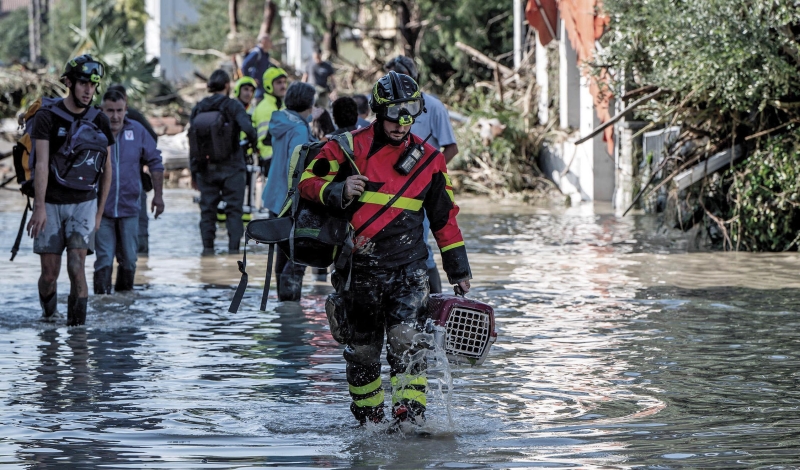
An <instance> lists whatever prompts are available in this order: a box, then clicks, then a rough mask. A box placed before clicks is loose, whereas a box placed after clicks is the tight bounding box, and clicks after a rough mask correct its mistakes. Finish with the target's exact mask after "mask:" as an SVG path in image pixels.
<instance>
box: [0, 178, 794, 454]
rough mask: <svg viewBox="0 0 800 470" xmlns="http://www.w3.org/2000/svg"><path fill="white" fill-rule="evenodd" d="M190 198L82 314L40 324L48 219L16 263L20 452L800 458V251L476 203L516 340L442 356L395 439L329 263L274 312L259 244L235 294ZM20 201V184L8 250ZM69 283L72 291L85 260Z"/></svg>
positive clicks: (493, 295) (232, 266) (471, 229)
mask: <svg viewBox="0 0 800 470" xmlns="http://www.w3.org/2000/svg"><path fill="white" fill-rule="evenodd" d="M192 195H193V193H192V191H188V190H168V191H167V192H166V196H165V200H166V203H167V212H166V213H165V214H164V215H163V217H162V218H160V219H159V220H158V221H151V238H150V240H151V242H150V243H151V245H150V256H149V257H146V258H142V259H140V260H139V268H138V272H137V278H136V282H137V288H136V291H135V292H134V293H128V294H119V295H116V294H115V295H111V296H106V297H95V296H93V297H91V298H90V307H89V315H88V319H87V325H86V327H85V328H71V329H67V328H66V327H65V326H64V325H63V322H62V323H61V324H58V325H55V326H49V325H44V324H41V323H39V322H38V317H39V315H40V311H39V307H38V302H37V295H36V281H37V277H38V272H39V268H38V257H37V256H36V255H34V254H33V253H32V252H31V246H32V243H31V241H30V239H25V240H24V242H23V245H22V250H21V252H20V254H19V256H18V257H17V259H16V260H15V261H14V262H13V263H10V262H8V260H7V258H5V259H2V260H0V263H2V276H0V294H2V305H1V306H0V333H2V335H1V336H0V375H2V377H3V379H2V380H0V467H2V468H59V469H60V468H169V469H172V468H209V469H211V468H242V469H244V468H261V467H267V468H293V469H297V468H364V469H401V468H402V469H418V468H459V469H472V468H475V469H477V468H496V469H504V468H514V469H517V468H652V469H663V468H725V469H727V468H798V467H796V466H798V465H800V419H798V415H799V414H798V410H799V409H800V392H799V391H798V381H800V367H798V359H799V358H800V328H798V327H800V321H799V320H798V313H800V306H799V305H800V258H799V257H798V255H797V254H796V253H782V254H751V253H687V252H686V249H685V246H684V245H683V244H682V243H680V242H679V241H675V240H670V239H667V238H665V237H662V236H659V235H653V234H654V233H656V232H655V231H654V221H653V220H652V219H651V218H649V217H646V216H628V217H625V218H620V217H616V216H614V215H613V214H611V213H609V211H606V210H604V208H603V207H602V206H594V207H592V206H582V207H577V208H571V209H561V208H551V209H543V208H534V207H531V206H526V205H522V204H519V203H513V202H505V203H501V202H497V201H490V200H488V199H477V198H472V199H464V200H463V201H460V203H461V206H462V212H461V214H460V215H459V222H460V224H461V227H462V230H463V232H464V234H465V238H466V241H467V246H468V250H469V253H470V259H471V262H472V270H473V274H474V277H475V280H474V281H473V286H474V288H473V291H472V292H471V293H470V296H471V297H473V298H475V299H478V300H481V301H483V302H487V303H489V304H491V305H493V306H494V307H495V310H496V313H497V329H498V334H499V338H498V341H497V343H496V344H495V346H494V347H493V349H492V350H491V353H490V355H489V357H488V359H487V361H486V363H485V364H484V365H483V366H481V367H475V368H470V367H464V366H461V367H453V368H452V369H451V374H452V387H449V386H448V385H449V383H448V381H447V380H446V375H445V372H446V371H444V370H443V369H434V370H433V371H432V372H431V384H432V388H433V390H431V393H430V394H429V411H428V421H427V423H426V425H425V431H426V432H425V433H424V434H415V435H396V434H395V435H385V434H382V433H379V432H376V431H375V430H373V429H361V428H358V427H356V426H355V422H354V420H353V419H352V417H351V416H350V414H349V411H348V404H349V397H348V394H347V386H346V382H345V367H344V361H343V359H342V357H341V351H342V348H341V346H339V345H338V344H336V343H335V342H334V341H333V340H332V338H331V337H330V335H329V333H328V330H327V325H326V321H325V313H324V306H323V305H324V299H325V296H326V295H327V293H329V292H330V291H331V288H330V286H329V285H327V284H326V283H322V282H316V281H313V280H312V279H311V276H310V274H309V275H308V276H307V277H306V284H305V287H304V297H303V300H302V301H301V302H300V303H299V304H298V303H289V302H287V303H280V302H277V301H276V300H275V299H274V297H273V298H272V299H270V303H269V305H268V307H267V311H266V312H260V311H259V303H260V289H261V286H262V283H263V270H264V268H265V265H266V256H265V255H264V254H263V253H264V252H263V251H262V250H259V251H258V252H257V253H254V254H253V255H252V256H248V261H249V269H248V271H249V272H250V275H251V284H250V288H249V289H248V291H247V294H246V296H245V299H244V303H243V305H242V308H241V310H240V312H239V313H236V314H231V313H228V312H227V307H228V303H229V301H230V298H231V294H232V286H233V285H235V284H236V283H237V282H238V272H237V269H236V261H237V260H238V259H239V258H238V257H231V256H228V255H225V254H220V255H218V256H216V257H213V258H201V257H200V256H199V253H200V251H201V247H200V238H199V234H198V230H197V223H198V220H199V214H198V210H197V207H196V206H195V205H194V204H193V203H192V201H191V198H192ZM21 209H22V201H21V198H20V197H18V195H17V194H15V193H12V192H8V191H2V192H0V232H2V237H1V238H0V240H2V247H0V248H2V252H3V253H7V252H8V250H9V249H10V246H11V244H12V242H13V238H14V236H15V235H16V230H17V227H18V224H19V217H20V215H21ZM218 246H220V247H224V246H225V241H224V230H220V233H219V236H218ZM91 273H92V267H91V263H89V266H87V274H88V277H89V279H91ZM58 288H59V301H60V304H61V306H60V309H61V310H62V311H64V309H65V304H66V297H67V293H68V289H69V283H68V281H67V276H66V270H65V269H62V274H61V278H60V280H59V286H58ZM273 296H274V290H273ZM383 378H384V382H388V371H386V370H384V374H383ZM387 386H388V384H387Z"/></svg>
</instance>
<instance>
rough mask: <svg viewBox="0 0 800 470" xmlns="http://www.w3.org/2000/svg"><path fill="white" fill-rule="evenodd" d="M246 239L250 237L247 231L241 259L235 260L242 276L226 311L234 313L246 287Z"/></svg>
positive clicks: (248, 239) (237, 309)
mask: <svg viewBox="0 0 800 470" xmlns="http://www.w3.org/2000/svg"><path fill="white" fill-rule="evenodd" d="M248 241H250V237H249V236H248V235H247V233H245V235H244V252H243V253H242V260H241V261H237V262H236V263H237V264H238V265H239V272H240V273H242V278H241V279H239V285H238V286H237V287H236V292H235V293H234V294H233V299H232V300H231V306H230V307H228V311H229V312H230V313H236V312H238V311H239V305H240V304H241V303H242V298H243V297H244V291H245V289H246V288H247V271H245V268H247V242H248ZM270 246H272V245H270Z"/></svg>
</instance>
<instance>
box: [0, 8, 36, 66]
mask: <svg viewBox="0 0 800 470" xmlns="http://www.w3.org/2000/svg"><path fill="white" fill-rule="evenodd" d="M29 44H30V43H29V41H28V10H27V9H25V8H20V9H17V10H14V11H12V12H11V13H9V14H8V15H7V16H5V17H3V18H2V19H0V62H5V63H12V62H15V61H19V60H21V59H23V58H25V59H26V58H27V57H28V52H29V51H28V45H29Z"/></svg>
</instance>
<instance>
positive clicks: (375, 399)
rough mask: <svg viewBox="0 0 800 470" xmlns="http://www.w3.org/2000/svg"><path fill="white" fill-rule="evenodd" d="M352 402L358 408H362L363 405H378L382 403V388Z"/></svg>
mask: <svg viewBox="0 0 800 470" xmlns="http://www.w3.org/2000/svg"><path fill="white" fill-rule="evenodd" d="M353 403H355V404H356V406H357V407H359V408H363V407H365V406H380V405H382V404H383V390H381V391H380V392H378V393H376V394H375V395H373V396H371V397H369V398H364V399H363V400H353Z"/></svg>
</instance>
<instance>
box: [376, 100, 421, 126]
mask: <svg viewBox="0 0 800 470" xmlns="http://www.w3.org/2000/svg"><path fill="white" fill-rule="evenodd" d="M420 114H422V103H421V102H420V100H412V101H403V102H401V103H397V104H390V105H387V106H386V113H385V115H384V116H385V117H386V119H388V120H390V121H395V122H397V123H398V124H400V125H403V126H407V125H409V124H413V122H414V118H415V117H417V116H419V115H420Z"/></svg>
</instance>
